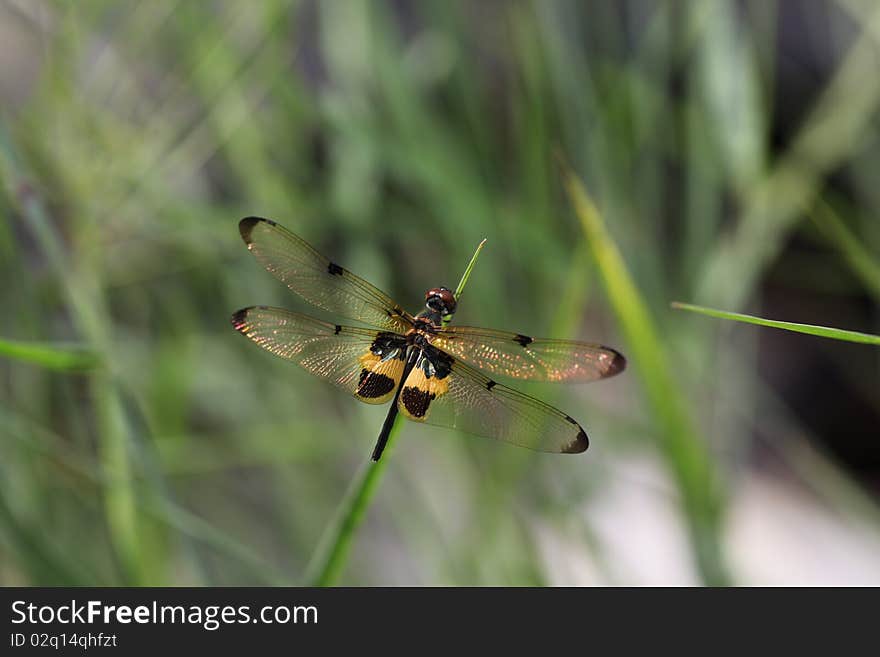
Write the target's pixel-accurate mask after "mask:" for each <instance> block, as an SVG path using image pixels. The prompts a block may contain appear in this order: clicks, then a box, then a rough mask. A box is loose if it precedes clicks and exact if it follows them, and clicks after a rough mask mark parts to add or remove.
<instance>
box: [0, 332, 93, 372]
mask: <svg viewBox="0 0 880 657" xmlns="http://www.w3.org/2000/svg"><path fill="white" fill-rule="evenodd" d="M0 356H6V357H8V358H14V359H16V360H20V361H22V362H25V363H31V364H33V365H40V366H41V367H45V368H47V369H50V370H59V371H62V372H68V371H83V370H91V369H94V368H96V367H97V366H98V365H99V363H100V358H99V357H98V354H96V353H95V352H93V351H91V350H90V349H88V348H87V347H84V346H82V345H61V344H51V343H46V342H21V341H18V340H4V339H2V338H0Z"/></svg>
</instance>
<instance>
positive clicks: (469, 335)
mask: <svg viewBox="0 0 880 657" xmlns="http://www.w3.org/2000/svg"><path fill="white" fill-rule="evenodd" d="M430 342H431V344H432V345H434V346H435V347H438V348H440V349H442V350H443V351H445V352H447V353H449V354H452V355H453V356H455V357H456V358H457V359H459V360H462V361H464V362H466V363H468V364H469V365H471V366H473V367H477V368H479V369H480V370H482V371H484V372H488V373H489V374H491V375H492V376H506V377H510V378H513V379H522V380H529V381H555V382H560V383H586V382H588V381H595V380H597V379H604V378H607V377H609V376H614V375H615V374H617V373H619V372H622V371H623V369H624V368H625V367H626V359H625V358H624V357H623V355H622V354H620V353H618V352H617V351H615V350H614V349H610V348H608V347H603V346H601V345H597V344H590V343H588V342H575V341H571V340H547V339H542V338H532V337H529V336H527V335H522V334H519V333H509V332H507V331H495V330H492V329H484V328H475V327H470V326H456V327H447V328H444V329H441V330H439V331H438V332H437V334H436V335H434V336H431V338H430Z"/></svg>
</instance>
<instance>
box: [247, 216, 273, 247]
mask: <svg viewBox="0 0 880 657" xmlns="http://www.w3.org/2000/svg"><path fill="white" fill-rule="evenodd" d="M261 221H264V222H266V223H267V224H269V225H270V226H274V225H275V222H274V221H272V220H271V219H263V217H245V218H244V219H242V220H241V221H239V222H238V232H239V233H241V239H243V240H244V243H245V244H250V243H251V232H252V231H253V230H254V226H256V225H257V224H258V223H260V222H261Z"/></svg>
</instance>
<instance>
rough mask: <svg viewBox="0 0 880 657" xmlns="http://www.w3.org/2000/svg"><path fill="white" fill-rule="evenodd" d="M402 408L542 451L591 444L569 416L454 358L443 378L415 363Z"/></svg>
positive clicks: (412, 416)
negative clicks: (426, 372) (430, 374)
mask: <svg viewBox="0 0 880 657" xmlns="http://www.w3.org/2000/svg"><path fill="white" fill-rule="evenodd" d="M398 407H399V410H400V412H401V413H402V414H403V415H405V416H406V417H408V418H409V419H411V420H415V421H419V422H426V423H428V424H434V425H437V426H441V427H450V428H453V429H459V430H460V431H464V432H466V433H471V434H474V435H477V436H485V437H487V438H495V439H498V440H503V441H505V442H508V443H513V444H514V445H520V446H522V447H528V448H529V449H533V450H536V451H539V452H561V453H567V454H575V453H578V452H583V451H584V450H586V449H587V447H588V446H589V440H588V439H587V434H586V433H585V432H584V430H583V429H582V428H581V426H580V425H579V424H578V423H577V422H576V421H575V420H574V419H572V418H571V417H570V416H568V415H566V414H565V413H563V412H562V411H560V410H558V409H556V408H554V407H552V406H550V405H549V404H545V403H544V402H542V401H540V400H538V399H535V398H534V397H530V396H528V395H525V394H523V393H520V392H517V391H516V390H513V389H511V388H508V387H507V386H505V385H502V384H500V383H497V382H495V381H494V380H492V379H490V378H489V377H486V376H484V375H483V374H481V373H480V372H477V371H476V370H475V369H473V368H471V367H468V366H467V365H465V364H463V363H461V362H453V363H452V364H451V370H450V371H449V373H448V375H447V376H445V377H444V378H442V379H438V378H437V377H436V376H433V377H428V376H426V375H425V372H424V370H423V369H422V368H420V367H416V368H414V369H413V370H412V372H411V373H410V374H409V376H408V377H407V379H406V381H405V382H404V384H403V389H402V390H401V395H400V399H399V400H398Z"/></svg>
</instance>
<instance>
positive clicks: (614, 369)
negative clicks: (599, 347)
mask: <svg viewBox="0 0 880 657" xmlns="http://www.w3.org/2000/svg"><path fill="white" fill-rule="evenodd" d="M603 348H604V349H606V350H607V351H610V352H611V353H612V354H614V358H613V359H612V360H611V363H610V364H609V365H608V367H607V368H606V369H605V373H604V374H603V377H605V378H607V377H609V376H614V375H615V374H620V373H621V372H623V370H625V369H626V358H625V357H624V355H623V354H622V353H620V352H619V351H617V350H616V349H611V348H610V347H603Z"/></svg>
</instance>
